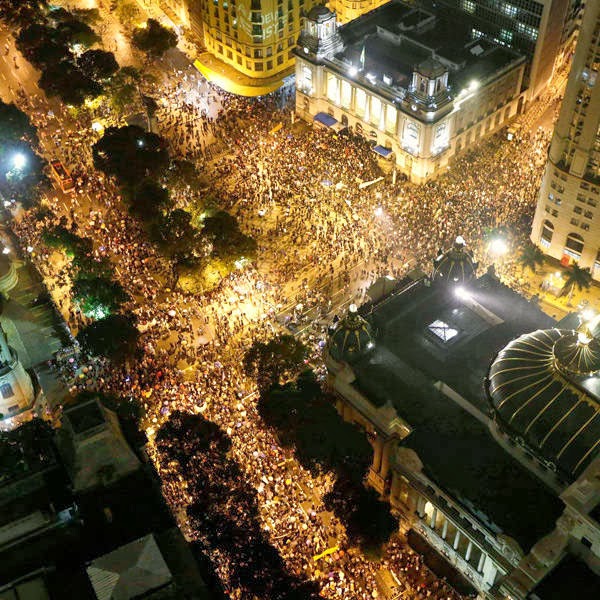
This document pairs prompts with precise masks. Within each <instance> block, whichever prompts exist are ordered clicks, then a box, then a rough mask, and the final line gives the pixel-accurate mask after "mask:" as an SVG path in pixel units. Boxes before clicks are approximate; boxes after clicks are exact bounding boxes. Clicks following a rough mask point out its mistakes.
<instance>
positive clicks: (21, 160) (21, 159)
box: [12, 152, 27, 171]
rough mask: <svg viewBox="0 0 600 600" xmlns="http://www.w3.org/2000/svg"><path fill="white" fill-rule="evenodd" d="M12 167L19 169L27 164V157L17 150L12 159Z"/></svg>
mask: <svg viewBox="0 0 600 600" xmlns="http://www.w3.org/2000/svg"><path fill="white" fill-rule="evenodd" d="M12 162H13V167H14V168H15V169H17V170H18V171H20V170H21V169H23V168H24V167H25V165H26V164H27V157H26V156H25V155H24V154H23V153H22V152H17V153H16V154H15V155H14V156H13V159H12Z"/></svg>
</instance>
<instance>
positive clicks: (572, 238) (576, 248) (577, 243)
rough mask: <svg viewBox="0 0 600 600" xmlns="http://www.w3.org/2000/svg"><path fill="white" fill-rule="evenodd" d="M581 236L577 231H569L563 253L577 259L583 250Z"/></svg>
mask: <svg viewBox="0 0 600 600" xmlns="http://www.w3.org/2000/svg"><path fill="white" fill-rule="evenodd" d="M583 244H584V242H583V238H582V237H581V236H580V235H579V234H578V233H569V235H568V236H567V243H566V244H565V254H567V255H568V256H570V257H571V258H574V259H575V260H579V259H580V258H581V253H582V252H583Z"/></svg>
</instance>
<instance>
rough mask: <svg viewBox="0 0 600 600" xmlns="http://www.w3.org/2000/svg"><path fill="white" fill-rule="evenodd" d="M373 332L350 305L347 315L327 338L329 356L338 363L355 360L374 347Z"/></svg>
mask: <svg viewBox="0 0 600 600" xmlns="http://www.w3.org/2000/svg"><path fill="white" fill-rule="evenodd" d="M373 340H374V336H373V331H372V329H371V326H370V325H369V323H368V322H367V321H366V320H365V319H363V318H362V317H361V316H360V315H359V314H358V310H357V308H356V305H354V304H351V305H350V308H349V309H348V314H347V315H346V317H345V318H343V319H342V320H341V321H340V322H339V323H338V325H337V327H336V328H335V330H334V331H333V333H331V335H330V337H329V354H330V355H331V357H332V358H333V359H335V360H338V361H348V362H351V361H352V360H355V359H357V358H358V357H360V356H362V355H363V354H364V353H365V352H367V351H369V350H370V349H371V348H373V346H374V341H373Z"/></svg>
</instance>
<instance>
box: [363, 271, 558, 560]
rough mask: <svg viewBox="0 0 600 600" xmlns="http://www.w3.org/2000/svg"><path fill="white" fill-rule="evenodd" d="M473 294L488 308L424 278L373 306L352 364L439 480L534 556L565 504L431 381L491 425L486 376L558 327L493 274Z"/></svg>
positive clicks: (479, 282)
mask: <svg viewBox="0 0 600 600" xmlns="http://www.w3.org/2000/svg"><path fill="white" fill-rule="evenodd" d="M472 293H473V296H474V299H476V300H478V301H479V302H480V303H485V306H483V304H469V303H465V302H457V299H456V296H455V295H454V294H449V293H448V292H447V289H446V288H445V287H440V286H435V285H434V286H428V285H426V283H425V282H424V281H420V282H418V283H416V284H414V285H413V286H412V287H411V288H410V289H408V290H407V291H405V292H403V293H395V294H392V295H391V296H388V297H387V298H385V299H384V300H382V301H381V302H379V303H378V304H376V305H375V306H374V307H371V308H372V310H371V312H370V314H366V315H365V316H366V317H367V319H368V320H369V321H370V322H371V324H372V326H373V329H374V331H376V332H377V333H376V337H375V347H374V349H373V350H372V351H371V353H370V354H368V355H366V356H365V357H364V358H362V359H360V360H358V361H357V362H355V363H353V365H352V367H353V370H354V372H355V373H356V376H357V379H356V382H355V385H356V386H357V387H358V388H359V389H360V390H361V391H362V392H363V393H364V394H365V395H366V396H367V397H368V398H369V399H370V400H371V401H372V402H374V403H376V404H382V403H385V402H390V403H392V404H393V405H394V407H395V408H396V410H397V412H398V414H399V415H400V416H401V417H402V418H403V419H405V420H406V421H407V422H408V423H409V425H410V426H411V427H413V428H414V431H413V432H412V433H411V434H410V435H409V436H408V437H407V438H406V439H405V440H404V443H405V445H407V446H408V447H410V448H412V449H414V450H415V451H416V452H417V454H418V455H419V456H420V457H421V460H422V461H423V463H424V465H425V470H426V472H427V474H428V475H429V476H430V477H431V478H432V480H434V481H435V482H436V483H437V484H438V485H439V486H440V487H441V488H443V489H445V490H446V491H447V492H449V493H451V494H452V495H454V496H455V497H456V498H457V499H458V500H459V501H461V502H462V503H463V505H464V506H465V507H467V508H470V509H471V512H473V513H475V514H477V515H478V516H479V517H480V518H481V519H482V520H483V521H484V522H487V523H488V526H490V528H491V529H496V530H501V531H502V532H504V533H506V534H507V535H509V536H511V537H513V538H514V539H516V540H517V542H519V544H520V545H521V547H522V548H523V550H525V551H527V550H528V549H529V548H530V547H531V546H532V544H533V543H535V542H536V541H537V540H538V539H539V538H540V537H541V536H542V535H544V534H546V533H548V532H549V531H550V530H551V529H552V528H553V526H554V523H555V520H556V518H557V517H558V516H559V515H560V514H561V512H562V509H563V505H562V502H561V501H560V500H559V499H558V498H556V497H555V496H554V494H552V493H551V492H550V491H549V490H548V489H547V488H546V487H545V486H544V485H543V484H542V483H541V482H540V481H539V480H538V479H537V478H536V477H535V476H534V475H532V474H531V473H530V472H529V471H527V470H526V469H525V468H524V467H522V466H521V465H520V464H519V463H518V462H517V461H516V460H515V459H513V458H512V457H511V456H510V455H509V454H508V453H507V452H505V451H504V450H503V449H502V447H501V446H500V445H498V444H497V442H496V441H495V440H494V439H493V438H492V437H491V435H490V433H489V431H488V428H487V427H486V425H485V424H484V423H482V422H481V421H480V420H479V419H477V418H476V417H475V416H473V415H472V414H471V413H469V412H467V411H466V410H465V409H463V408H462V407H461V406H459V405H458V404H457V403H456V402H454V401H453V400H451V399H450V398H448V397H447V396H445V395H444V394H442V393H441V392H439V391H438V390H437V389H436V388H435V387H433V384H434V383H435V382H436V381H443V382H444V383H446V384H447V385H448V386H450V387H451V388H453V389H454V390H455V391H456V392H458V393H459V394H460V395H461V396H463V397H464V398H465V399H466V400H467V402H469V403H471V404H472V406H473V407H474V412H477V411H479V413H480V414H481V416H482V418H483V419H485V414H487V412H488V407H487V403H486V399H485V395H484V390H483V380H484V378H485V377H486V375H487V370H488V368H489V365H490V364H491V362H492V360H493V359H494V357H495V356H496V354H497V352H498V351H499V350H500V349H501V348H503V347H504V346H505V345H506V344H507V343H508V342H509V341H510V340H511V339H513V338H514V337H516V336H517V335H519V334H520V333H522V332H523V331H530V330H532V329H533V330H535V329H538V328H540V327H547V326H551V324H552V323H553V321H552V320H551V319H550V318H549V317H547V316H546V315H544V314H543V313H542V312H541V311H539V310H538V309H537V308H536V307H534V306H533V305H531V304H530V303H529V302H527V301H526V300H525V299H524V298H522V297H521V296H519V295H518V294H516V293H515V292H513V291H511V290H510V289H509V288H507V287H506V286H503V285H502V284H500V283H499V282H497V280H495V279H494V278H492V277H488V276H484V277H482V278H480V279H478V280H477V281H476V282H474V283H473V284H472ZM367 313H369V311H368V310H367ZM437 322H441V323H442V324H443V325H444V326H445V327H444V326H442V325H436V323H437ZM523 498H528V502H526V503H524V502H523Z"/></svg>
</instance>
